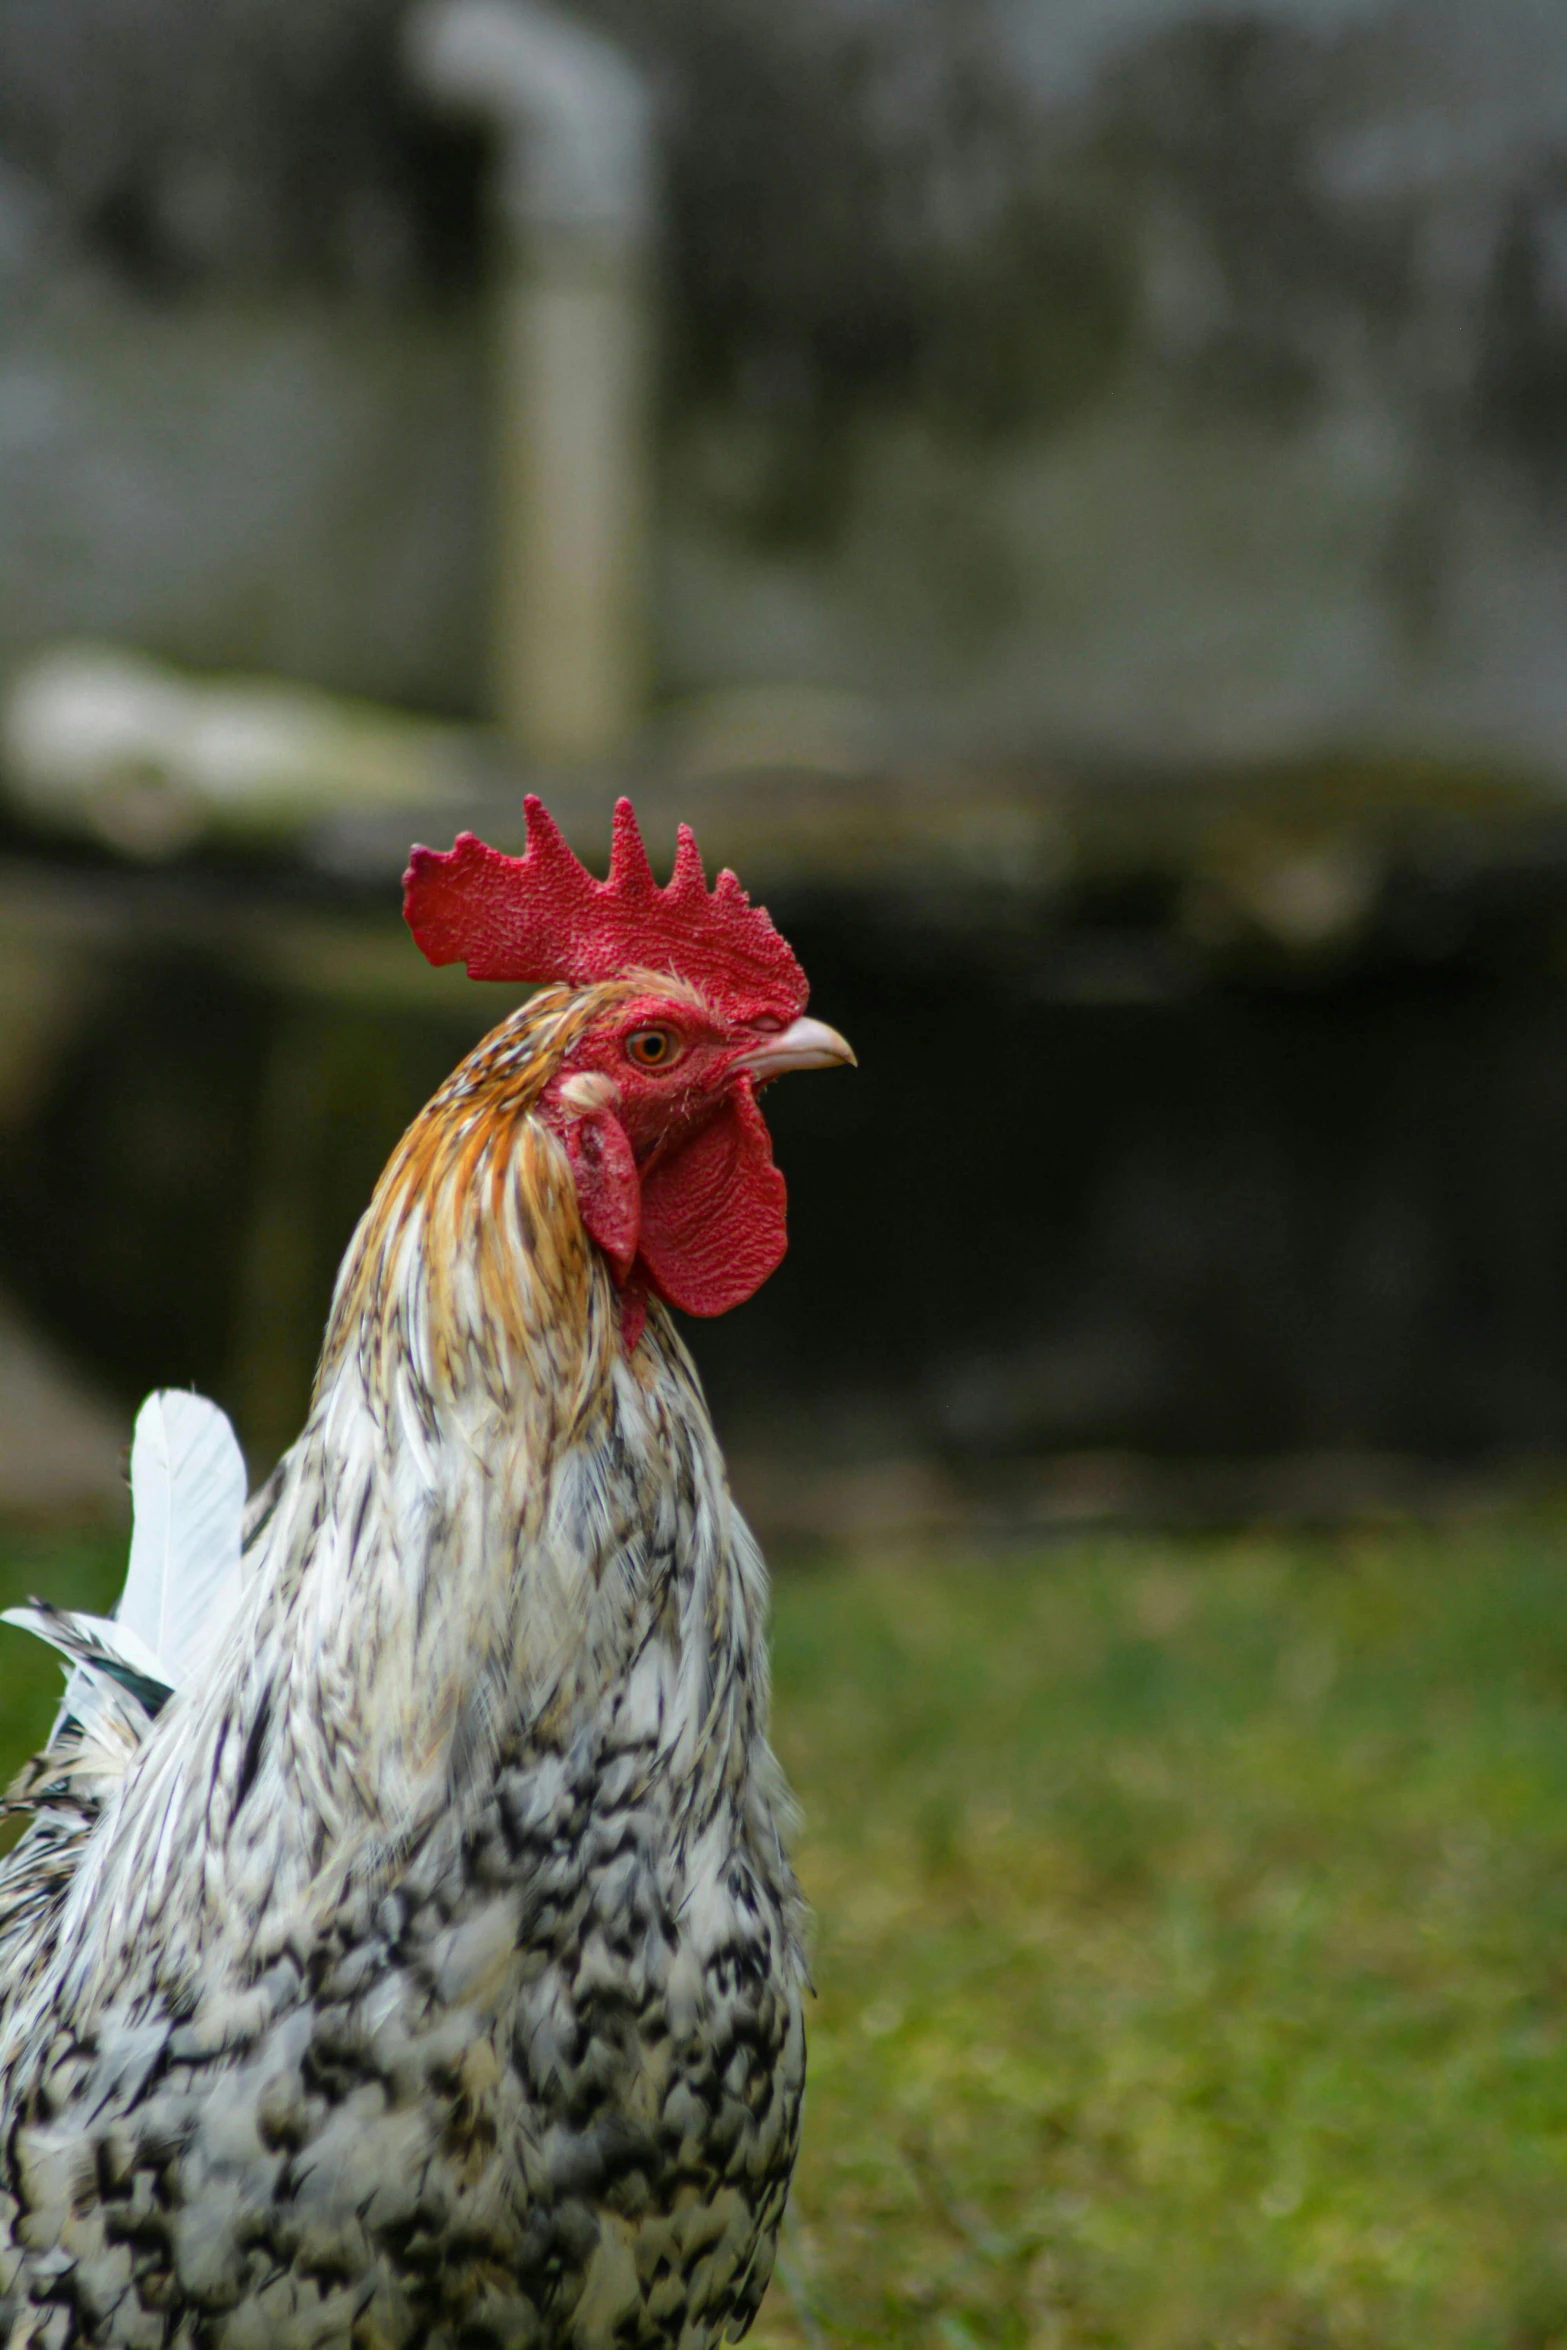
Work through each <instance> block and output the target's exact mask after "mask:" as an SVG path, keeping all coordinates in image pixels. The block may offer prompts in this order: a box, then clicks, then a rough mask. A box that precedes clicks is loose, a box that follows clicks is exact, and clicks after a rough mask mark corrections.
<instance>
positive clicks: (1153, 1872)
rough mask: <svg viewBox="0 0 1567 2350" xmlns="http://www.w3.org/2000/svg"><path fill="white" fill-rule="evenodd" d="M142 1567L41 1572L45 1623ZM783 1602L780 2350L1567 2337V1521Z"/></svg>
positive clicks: (31, 1580) (1074, 1567) (1264, 2346)
mask: <svg viewBox="0 0 1567 2350" xmlns="http://www.w3.org/2000/svg"><path fill="white" fill-rule="evenodd" d="M112 1580H113V1572H112V1569H111V1567H110V1565H109V1563H108V1559H107V1555H106V1553H105V1552H104V1550H103V1548H102V1546H99V1547H98V1548H96V1549H95V1548H94V1546H92V1545H90V1544H80V1545H77V1546H74V1547H67V1548H63V1549H61V1548H54V1547H51V1546H50V1545H48V1544H46V1543H43V1542H41V1541H34V1542H33V1544H32V1545H31V1546H30V1551H27V1550H24V1548H23V1546H21V1545H19V1544H17V1543H12V1544H10V1545H8V1546H0V1603H3V1602H4V1601H8V1600H9V1599H11V1598H12V1597H14V1596H16V1595H17V1594H18V1593H19V1592H20V1591H21V1590H23V1589H25V1588H27V1587H29V1586H32V1587H34V1588H40V1589H44V1590H47V1591H48V1592H49V1593H50V1594H51V1595H52V1596H60V1597H75V1598H78V1599H97V1600H99V1601H101V1599H102V1598H103V1597H104V1596H105V1588H106V1585H107V1586H111V1587H112ZM776 1613H777V1622H776V1657H775V1674H776V1687H777V1700H776V1714H777V1740H778V1744H779V1747H780V1750H781V1752H782V1754H783V1757H784V1760H785V1763H786V1765H787V1767H788V1769H789V1772H790V1775H791V1777H792V1778H793V1780H794V1783H795V1785H796V1787H797V1788H798V1790H799V1792H800V1795H801V1798H802V1800H803V1803H804V1805H805V1811H806V1825H805V1829H804V1832H803V1834H802V1836H801V1839H800V1845H799V1858H800V1865H801V1872H802V1875H803V1877H804V1880H805V1884H806V1888H807V1891H808V1893H809V1894H810V1897H811V1899H812V1901H813V1903H814V1905H815V1908H816V1913H817V1926H816V1942H815V1971H816V1977H817V1983H818V1987H819V1993H820V1996H819V1998H818V1999H817V2000H816V2001H815V2002H814V2004H813V2009H812V2020H811V2030H812V2053H811V2088H810V2095H809V2103H808V2111H807V2124H806V2143H805V2151H804V2155H803V2157H802V2161H801V2168H800V2175H799V2181H798V2186H797V2192H796V2196H795V2203H794V2210H793V2215H792V2217H791V2221H790V2226H789V2230H788V2234H787V2237H786V2242H785V2248H784V2261H783V2275H782V2278H781V2281H780V2283H778V2284H775V2286H774V2289H773V2291H772V2293H771V2294H770V2296H769V2298H768V2302H767V2305H766V2308H765V2309H764V2311H763V2314H762V2317H761V2319H760V2321H759V2323H758V2326H757V2330H756V2335H755V2337H754V2339H755V2340H756V2341H757V2342H758V2343H759V2344H760V2345H763V2346H765V2350H785V2346H788V2350H799V2346H800V2345H802V2344H804V2345H807V2346H808V2350H820V2345H822V2344H824V2343H825V2344H829V2345H843V2346H844V2350H848V2346H849V2345H870V2344H888V2345H902V2344H907V2345H919V2346H921V2350H925V2346H929V2350H970V2346H971V2345H975V2344H996V2345H1017V2346H1019V2350H1021V2346H1023V2345H1029V2346H1030V2350H1047V2346H1048V2350H1069V2346H1071V2350H1075V2346H1077V2345H1085V2346H1086V2345H1126V2346H1127V2350H1210V2346H1212V2350H1217V2346H1219V2345H1226V2346H1229V2345H1233V2346H1234V2350H1243V2346H1244V2350H1349V2346H1351V2345H1355V2346H1364V2350H1372V2346H1375V2350H1447V2346H1449V2345H1452V2346H1454V2350H1457V2346H1459V2345H1463V2346H1465V2350H1468V2346H1471V2345H1472V2346H1473V2350H1548V2346H1549V2345H1567V2034H1564V2018H1567V1529H1557V1528H1553V1527H1551V1526H1549V1525H1542V1526H1531V1525H1528V1524H1518V1525H1514V1526H1512V1527H1510V1528H1505V1529H1481V1530H1473V1531H1468V1532H1461V1533H1454V1534H1447V1535H1422V1534H1415V1533H1409V1534H1388V1535H1377V1536H1365V1537H1359V1538H1356V1539H1353V1540H1346V1541H1344V1542H1342V1543H1335V1544H1329V1543H1315V1544H1305V1543H1299V1542H1285V1541H1282V1540H1273V1539H1269V1538H1260V1537H1259V1538H1251V1539H1246V1540H1235V1541H1209V1542H1196V1541H1179V1542H1177V1541H1164V1540H1157V1539H1152V1538H1147V1539H1140V1540H1130V1539H1129V1540H1125V1541H1117V1542H1098V1543H1092V1544H1089V1543H1084V1544H1077V1545H1071V1546H1065V1547H1062V1548H1060V1549H1058V1550H1055V1551H1052V1552H1050V1553H1049V1554H1047V1555H1042V1556H1039V1557H1030V1558H1017V1559H1014V1560H1010V1561H1007V1562H1005V1563H995V1562H992V1563H981V1562H977V1561H974V1560H966V1559H962V1558H954V1559H950V1560H948V1561H946V1562H945V1563H943V1564H941V1565H939V1566H935V1565H904V1566H901V1567H894V1566H892V1565H886V1566H882V1567H877V1568H870V1567H864V1568H860V1569H858V1570H856V1569H852V1568H848V1567H842V1568H837V1569H831V1570H829V1569H825V1568H823V1569H809V1570H807V1569H799V1570H795V1571H792V1572H786V1573H784V1574H783V1575H781V1576H780V1578H779V1581H778V1592H777V1611H776ZM28 1646H29V1644H28V1643H26V1642H24V1641H23V1640H22V1639H21V1638H20V1636H14V1637H3V1638H0V1707H3V1709H4V1711H3V1726H4V1742H5V1746H6V1748H7V1750H8V1751H7V1753H6V1754H5V1755H4V1756H3V1757H0V1760H3V1761H5V1762H9V1761H10V1760H12V1759H14V1758H15V1757H16V1756H17V1755H19V1754H20V1753H21V1752H22V1751H23V1749H24V1748H25V1746H26V1744H27V1743H28V1740H29V1738H30V1737H31V1736H32V1735H35V1734H36V1733H37V1732H38V1731H41V1729H42V1728H43V1727H44V1726H45V1724H46V1723H47V1719H48V1715H49V1710H50V1706H51V1704H52V1702H53V1691H54V1688H55V1687H56V1686H57V1683H56V1682H55V1680H54V1677H53V1676H52V1674H51V1673H50V1670H49V1668H48V1664H47V1661H46V1660H45V1659H43V1657H42V1652H35V1654H34V1655H29V1654H28ZM40 1668H41V1669H40Z"/></svg>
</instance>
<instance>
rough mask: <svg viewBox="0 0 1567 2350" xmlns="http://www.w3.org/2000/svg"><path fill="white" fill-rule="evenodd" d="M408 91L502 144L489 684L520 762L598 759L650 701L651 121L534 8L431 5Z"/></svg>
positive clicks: (592, 41) (595, 45)
mask: <svg viewBox="0 0 1567 2350" xmlns="http://www.w3.org/2000/svg"><path fill="white" fill-rule="evenodd" d="M407 42H408V57H409V62H410V66H411V69H412V71H413V73H414V75H415V77H416V79H417V80H418V82H419V84H420V86H421V87H422V88H424V89H425V90H426V91H428V92H429V94H430V95H431V96H432V97H434V98H436V99H438V100H439V101H440V102H441V103H442V104H444V105H446V106H448V107H452V108H458V109H461V110H463V111H466V112H468V113H471V114H475V115H478V116H479V117H480V118H481V119H482V120H484V121H486V122H488V123H490V124H492V125H493V126H494V127H495V129H496V130H497V131H498V132H499V134H500V138H501V142H502V145H501V153H500V158H499V166H500V168H499V175H498V191H497V192H498V198H499V202H498V214H499V225H500V231H501V234H500V246H501V251H500V254H499V257H498V278H499V282H498V285H497V287H496V293H495V321H494V335H495V347H494V364H495V378H496V380H495V394H494V412H493V425H492V430H493V432H494V436H495V437H494V477H493V479H494V508H493V516H492V529H493V539H492V557H491V560H492V565H493V604H492V622H491V632H492V633H491V646H490V663H491V680H492V692H493V696H494V710H495V716H496V717H497V719H498V720H499V722H500V724H501V726H502V727H503V729H504V730H505V732H506V733H507V734H508V735H510V736H511V738H512V739H513V740H514V741H515V742H516V743H517V745H518V746H519V748H520V749H522V750H523V751H525V752H526V753H527V754H528V755H529V756H530V757H531V758H533V759H535V760H538V761H541V762H544V763H546V764H563V763H565V764H570V763H578V762H585V761H590V760H593V759H597V758H603V757H606V756H608V755H610V754H612V753H613V752H615V751H616V750H617V749H619V748H620V747H621V746H622V745H623V744H624V743H625V741H626V740H627V738H628V736H629V735H630V734H631V733H632V732H633V731H634V729H635V727H636V724H637V720H638V718H639V715H640V711H641V704H642V698H643V694H644V691H645V669H646V659H647V646H646V601H647V587H646V549H647V535H648V521H649V514H648V505H649V474H650V465H651V449H650V441H649V427H648V411H649V380H650V331H649V300H648V284H647V254H648V243H649V229H650V220H651V212H652V196H651V132H650V121H649V105H648V100H647V96H646V93H645V91H644V89H643V87H642V84H641V81H640V79H639V77H638V76H637V74H636V73H635V71H634V70H633V68H632V67H631V66H630V65H629V64H628V62H627V61H626V59H625V58H624V57H623V56H622V55H621V53H620V51H619V50H618V49H616V48H614V47H613V46H612V45H611V44H610V43H609V42H607V41H605V40H603V39H602V38H600V37H599V36H598V35H597V34H594V33H590V32H588V31H586V30H585V29H584V28H582V27H581V26H579V25H575V24H572V23H571V22H569V21H568V20H567V19H566V18H564V17H562V16H559V15H557V14H556V13H555V12H554V11H553V10H551V9H548V8H545V7H542V6H539V5H536V4H535V0H426V5H424V6H422V7H420V8H418V9H416V10H415V12H414V13H413V15H412V16H411V17H410V19H409V22H408V29H407Z"/></svg>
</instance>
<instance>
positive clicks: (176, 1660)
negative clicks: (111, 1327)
mask: <svg viewBox="0 0 1567 2350" xmlns="http://www.w3.org/2000/svg"><path fill="white" fill-rule="evenodd" d="M131 1506H132V1510H133V1512H134V1520H133V1530H132V1533H131V1556H130V1565H129V1567H128V1568H127V1570H126V1576H125V1589H124V1591H123V1592H122V1593H121V1595H120V1602H119V1605H118V1607H117V1608H116V1609H115V1617H116V1620H117V1622H118V1623H119V1624H120V1625H121V1626H122V1627H123V1628H124V1629H125V1630H126V1631H127V1632H131V1633H134V1634H135V1635H137V1636H138V1637H139V1638H140V1639H141V1640H143V1641H145V1642H146V1644H147V1646H148V1647H149V1648H150V1649H151V1651H152V1653H153V1655H154V1656H155V1657H156V1658H157V1660H158V1670H159V1673H160V1676H161V1678H162V1679H163V1680H165V1681H167V1683H168V1684H169V1687H170V1688H171V1689H183V1688H184V1687H185V1686H186V1685H187V1683H188V1682H189V1681H190V1680H191V1679H192V1678H193V1676H194V1675H195V1673H196V1671H197V1669H198V1668H199V1667H200V1665H201V1664H202V1663H203V1661H204V1660H205V1659H206V1657H208V1656H209V1655H210V1654H211V1652H212V1649H213V1647H214V1646H215V1644H216V1642H217V1641H218V1639H219V1638H220V1637H221V1636H222V1634H223V1632H224V1631H225V1630H226V1628H227V1626H228V1622H229V1619H230V1617H231V1616H232V1615H233V1613H234V1610H235V1608H236V1607H237V1606H238V1604H239V1590H240V1569H239V1545H240V1524H241V1520H242V1519H243V1517H244V1513H245V1463H244V1458H243V1456H242V1454H241V1452H240V1449H239V1444H238V1440H237V1439H236V1437H235V1434H234V1431H233V1429H232V1428H231V1427H230V1426H229V1423H228V1420H227V1419H226V1418H225V1416H224V1414H223V1413H222V1412H220V1411H219V1409H218V1407H217V1405H216V1404H215V1403H209V1402H208V1401H207V1399H206V1397H205V1396H203V1395H190V1394H188V1393H185V1392H184V1391H183V1390H181V1389H179V1388H165V1389H163V1390H160V1392H159V1393H157V1394H155V1395H149V1396H148V1398H147V1400H146V1402H145V1403H144V1404H143V1405H142V1407H141V1410H140V1411H139V1412H138V1413H137V1415H136V1435H135V1440H134V1442H133V1443H132V1446H131Z"/></svg>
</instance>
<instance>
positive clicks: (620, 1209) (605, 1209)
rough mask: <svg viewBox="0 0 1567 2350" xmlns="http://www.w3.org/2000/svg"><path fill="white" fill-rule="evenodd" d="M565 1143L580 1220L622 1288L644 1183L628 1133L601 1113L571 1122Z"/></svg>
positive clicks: (638, 1227)
mask: <svg viewBox="0 0 1567 2350" xmlns="http://www.w3.org/2000/svg"><path fill="white" fill-rule="evenodd" d="M564 1140H565V1144H566V1156H567V1158H568V1159H570V1161H571V1171H572V1174H573V1175H574V1177H575V1178H576V1184H577V1207H578V1210H579V1212H580V1214H581V1217H582V1221H583V1223H584V1225H585V1226H586V1227H587V1231H588V1235H589V1237H590V1239H593V1240H596V1241H597V1242H598V1245H599V1247H600V1248H601V1249H602V1250H603V1251H604V1254H605V1256H606V1257H608V1259H609V1265H610V1271H611V1272H612V1273H613V1274H614V1276H615V1280H616V1282H617V1284H623V1283H624V1282H625V1280H626V1277H627V1275H628V1274H629V1273H630V1271H631V1268H632V1266H633V1264H634V1263H635V1262H636V1254H637V1244H638V1242H639V1240H640V1239H641V1235H642V1184H641V1181H640V1178H639V1177H638V1174H637V1162H636V1158H635V1156H634V1155H633V1152H632V1148H631V1144H630V1141H629V1139H628V1137H627V1134H626V1130H625V1128H624V1126H622V1125H621V1123H620V1120H619V1119H618V1118H617V1117H616V1116H615V1114H614V1112H613V1111H612V1110H599V1111H596V1112H595V1113H594V1114H593V1115H592V1116H591V1117H587V1118H574V1119H573V1120H572V1122H571V1124H570V1125H569V1126H568V1127H567V1128H566V1132H565V1137H564Z"/></svg>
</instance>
